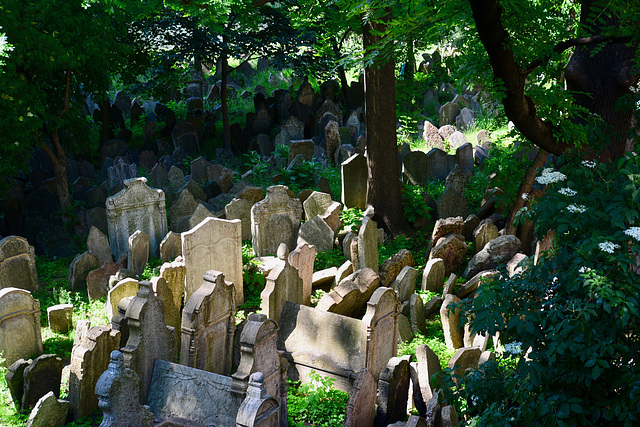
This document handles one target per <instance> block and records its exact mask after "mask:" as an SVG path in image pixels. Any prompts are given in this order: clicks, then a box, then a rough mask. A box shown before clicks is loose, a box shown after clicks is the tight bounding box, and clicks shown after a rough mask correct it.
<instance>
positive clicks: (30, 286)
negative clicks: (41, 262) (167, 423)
mask: <svg viewBox="0 0 640 427" xmlns="http://www.w3.org/2000/svg"><path fill="white" fill-rule="evenodd" d="M10 287H13V288H19V289H25V290H27V291H29V292H35V291H37V290H38V273H37V271H36V255H35V249H34V248H33V246H31V245H29V242H27V239H25V238H24V237H20V236H8V237H5V238H4V239H2V240H0V289H5V288H10Z"/></svg>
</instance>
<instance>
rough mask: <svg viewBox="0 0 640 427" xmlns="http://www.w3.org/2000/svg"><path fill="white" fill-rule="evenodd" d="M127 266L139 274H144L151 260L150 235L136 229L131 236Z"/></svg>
mask: <svg viewBox="0 0 640 427" xmlns="http://www.w3.org/2000/svg"><path fill="white" fill-rule="evenodd" d="M127 261H128V263H129V264H128V266H127V268H128V269H129V270H131V271H133V272H134V273H135V274H137V275H138V276H139V275H141V274H142V272H143V271H144V268H145V267H146V265H147V262H149V235H148V234H147V233H143V232H142V231H140V230H136V231H135V232H134V233H133V234H132V235H131V236H129V251H128V256H127Z"/></svg>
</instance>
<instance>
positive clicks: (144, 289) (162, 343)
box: [96, 281, 178, 400]
mask: <svg viewBox="0 0 640 427" xmlns="http://www.w3.org/2000/svg"><path fill="white" fill-rule="evenodd" d="M139 285H140V289H139V290H138V293H137V294H136V296H135V297H133V299H132V300H131V302H130V303H129V307H128V308H127V311H126V313H125V317H126V319H127V324H128V326H129V339H128V340H127V344H126V346H125V347H123V348H122V353H123V356H124V364H125V366H126V367H128V368H129V369H133V370H134V371H135V372H136V373H139V377H140V388H139V389H138V394H139V396H140V399H141V400H142V399H143V397H144V396H146V395H147V394H148V392H149V384H150V383H151V373H152V370H153V362H154V360H155V359H162V360H168V361H177V358H178V346H177V343H176V339H175V332H174V330H173V328H172V327H170V326H167V325H166V323H165V311H164V304H163V303H162V300H160V299H159V298H158V297H156V296H155V294H154V293H153V290H152V289H151V282H147V281H142V282H140V283H139ZM98 384H99V381H98ZM97 387H98V386H96V388H97ZM96 394H97V393H96Z"/></svg>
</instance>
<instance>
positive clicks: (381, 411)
mask: <svg viewBox="0 0 640 427" xmlns="http://www.w3.org/2000/svg"><path fill="white" fill-rule="evenodd" d="M410 379H411V377H410V375H409V362H407V361H406V360H404V359H402V358H399V357H392V358H391V359H390V360H389V363H388V364H387V366H386V367H385V368H384V369H383V370H382V372H380V379H379V380H378V407H377V410H376V420H375V425H376V426H387V425H389V424H392V423H395V422H396V421H400V420H404V419H405V418H406V417H407V398H408V396H409V381H410Z"/></svg>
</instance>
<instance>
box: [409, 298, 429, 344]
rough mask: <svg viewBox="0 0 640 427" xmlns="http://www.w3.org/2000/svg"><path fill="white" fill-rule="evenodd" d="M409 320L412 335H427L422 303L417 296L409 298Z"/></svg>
mask: <svg viewBox="0 0 640 427" xmlns="http://www.w3.org/2000/svg"><path fill="white" fill-rule="evenodd" d="M409 318H410V319H411V329H412V330H413V333H414V334H422V335H425V336H426V334H427V324H426V320H425V316H424V303H423V302H422V298H420V296H419V295H418V294H412V295H411V297H410V298H409Z"/></svg>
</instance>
